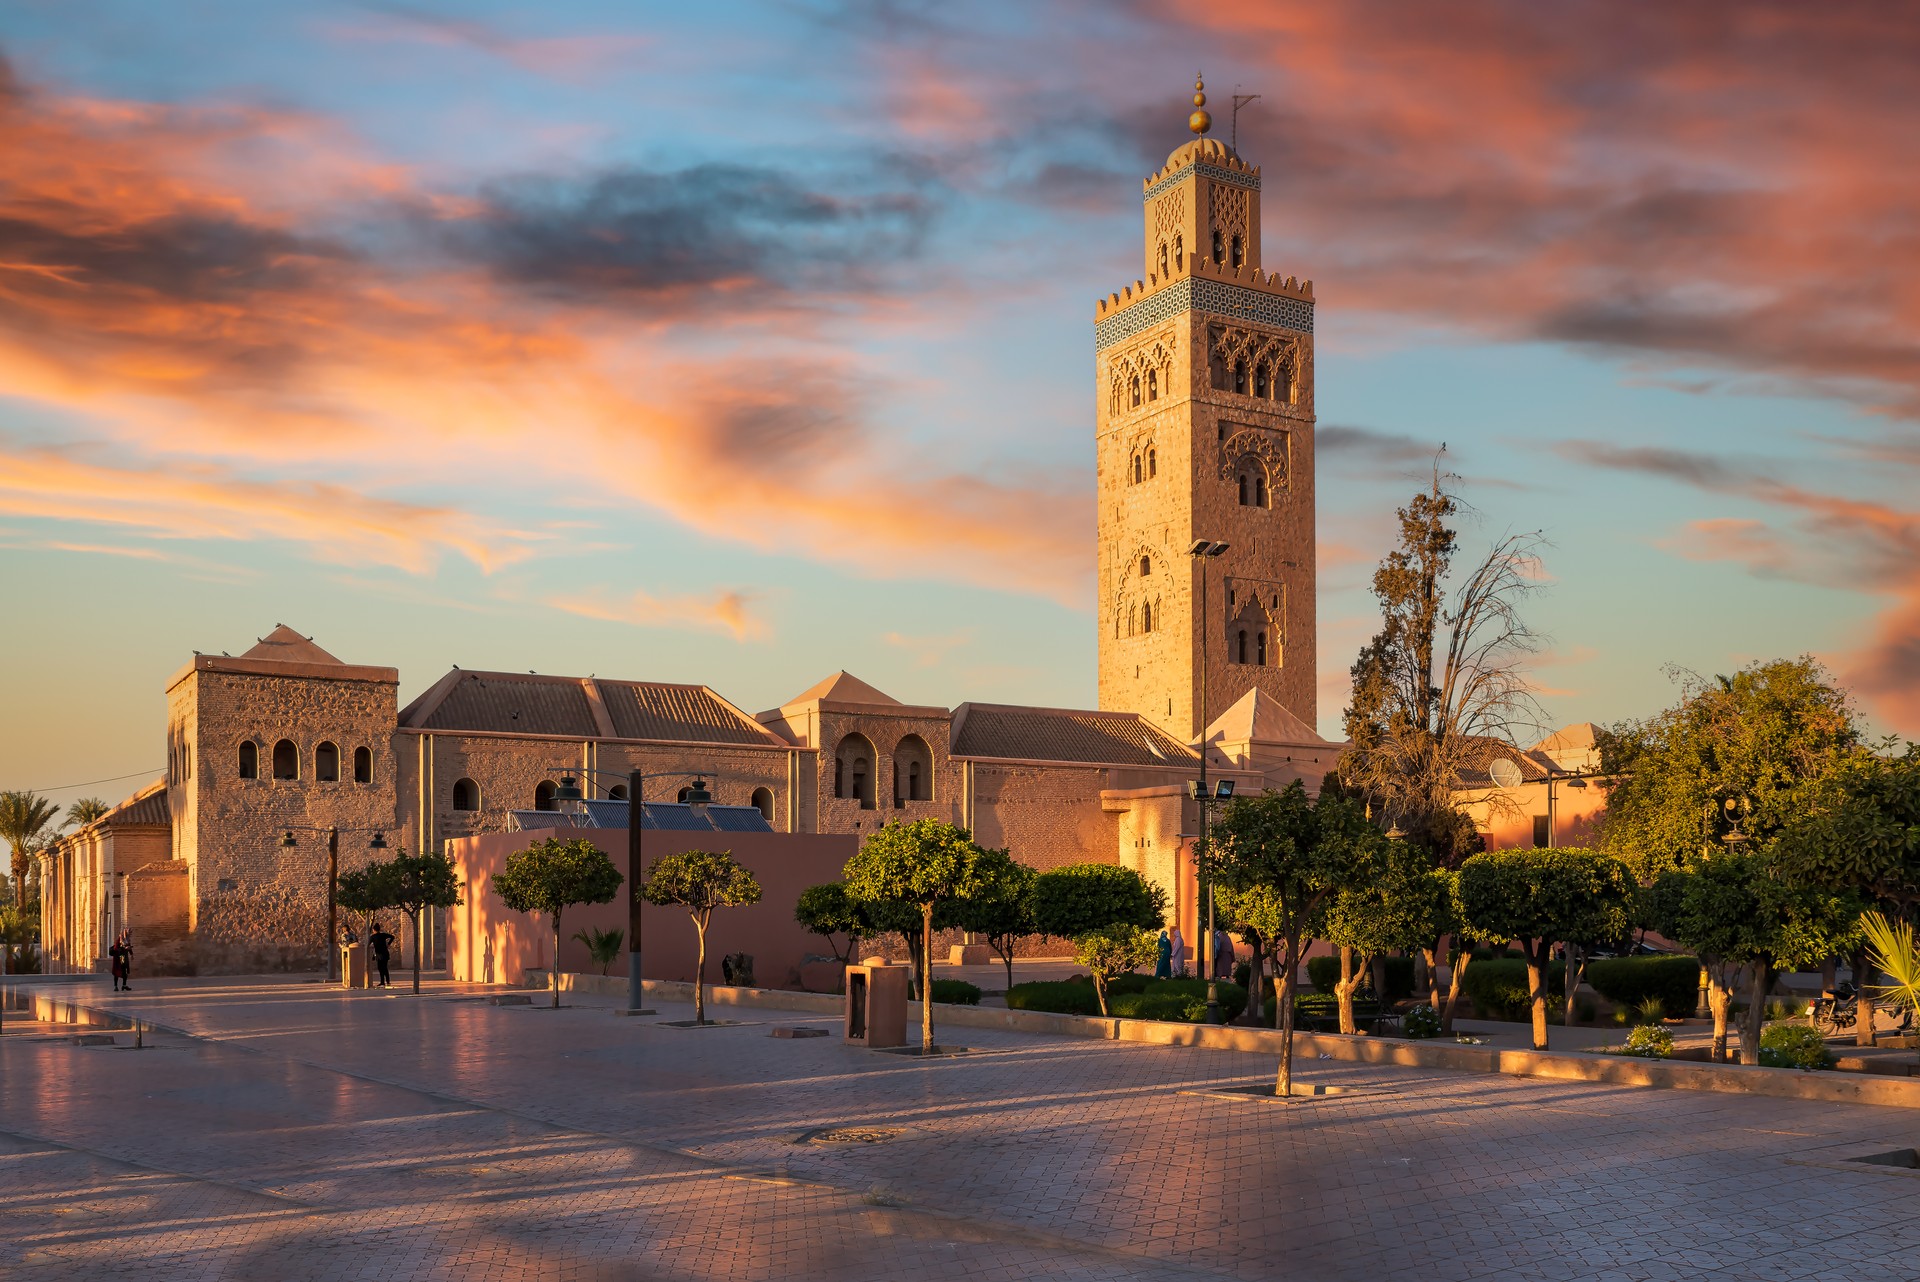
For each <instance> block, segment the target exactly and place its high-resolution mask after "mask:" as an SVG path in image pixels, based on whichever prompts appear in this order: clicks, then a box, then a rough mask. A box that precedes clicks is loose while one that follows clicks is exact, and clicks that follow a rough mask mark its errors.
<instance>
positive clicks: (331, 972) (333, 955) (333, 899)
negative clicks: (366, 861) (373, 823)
mask: <svg viewBox="0 0 1920 1282" xmlns="http://www.w3.org/2000/svg"><path fill="white" fill-rule="evenodd" d="M296 828H297V829H299V830H300V831H301V832H324V833H326V834H327V982H328V983H329V984H331V983H334V982H336V981H338V980H339V978H340V972H339V969H338V968H339V965H340V956H339V948H340V903H339V897H338V895H339V889H340V834H341V833H343V832H370V833H372V834H373V840H372V841H369V842H368V843H367V849H368V850H385V849H386V848H387V830H386V829H385V828H340V827H336V826H334V825H332V824H328V825H327V826H326V827H324V828H315V827H311V826H309V825H307V824H294V825H293V826H292V827H290V828H288V829H286V831H285V832H284V833H283V834H282V835H281V837H280V849H282V850H292V849H293V848H294V847H295V846H298V845H299V844H300V843H299V842H298V841H295V840H294V837H293V833H294V829H296ZM419 947H420V944H419V941H417V940H416V941H415V942H414V948H415V949H416V950H418V949H419Z"/></svg>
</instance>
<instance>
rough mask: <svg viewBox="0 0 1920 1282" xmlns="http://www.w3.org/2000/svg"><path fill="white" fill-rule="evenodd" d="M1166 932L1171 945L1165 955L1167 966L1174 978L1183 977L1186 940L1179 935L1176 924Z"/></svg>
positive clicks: (1185, 972)
mask: <svg viewBox="0 0 1920 1282" xmlns="http://www.w3.org/2000/svg"><path fill="white" fill-rule="evenodd" d="M1167 934H1168V939H1169V942H1170V945H1171V947H1170V948H1169V950H1168V957H1167V965H1168V968H1169V969H1170V970H1172V971H1173V974H1174V976H1175V978H1178V979H1185V978H1186V976H1187V941H1186V940H1184V939H1182V938H1181V937H1180V928H1179V927H1178V926H1175V927H1174V928H1173V929H1172V930H1171V931H1169V932H1167Z"/></svg>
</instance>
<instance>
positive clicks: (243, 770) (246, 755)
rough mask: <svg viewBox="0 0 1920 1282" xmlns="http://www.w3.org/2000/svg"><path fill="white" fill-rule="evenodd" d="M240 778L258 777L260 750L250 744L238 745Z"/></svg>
mask: <svg viewBox="0 0 1920 1282" xmlns="http://www.w3.org/2000/svg"><path fill="white" fill-rule="evenodd" d="M240 777H241V778H242V779H258V778H259V777H260V749H258V748H256V747H254V746H253V745H252V744H251V743H243V744H241V745H240Z"/></svg>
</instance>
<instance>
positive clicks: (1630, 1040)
mask: <svg viewBox="0 0 1920 1282" xmlns="http://www.w3.org/2000/svg"><path fill="white" fill-rule="evenodd" d="M1620 1053H1621V1054H1622V1055H1637V1056H1639V1057H1640V1058H1641V1059H1665V1058H1666V1057H1667V1056H1669V1055H1671V1054H1673V1034H1672V1033H1669V1032H1668V1031H1667V1030H1666V1027H1665V1026H1664V1025H1661V1024H1642V1025H1640V1026H1639V1027H1638V1028H1636V1029H1634V1030H1633V1031H1632V1032H1631V1033H1628V1034H1627V1044H1626V1045H1625V1046H1623V1047H1621V1048H1620Z"/></svg>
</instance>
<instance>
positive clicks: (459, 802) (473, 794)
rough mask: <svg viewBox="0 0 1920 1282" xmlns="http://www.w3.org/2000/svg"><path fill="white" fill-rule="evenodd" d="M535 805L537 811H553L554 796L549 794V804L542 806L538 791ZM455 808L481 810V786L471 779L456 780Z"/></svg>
mask: <svg viewBox="0 0 1920 1282" xmlns="http://www.w3.org/2000/svg"><path fill="white" fill-rule="evenodd" d="M533 804H534V807H535V808H536V809H539V810H551V809H553V794H552V793H548V794H547V804H546V805H544V806H542V805H541V804H540V794H539V793H538V792H537V791H536V792H535V793H534V802H533ZM453 808H454V809H455V810H478V809H480V785H479V784H477V783H475V782H474V781H473V780H471V779H455V780H454V781H453Z"/></svg>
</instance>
